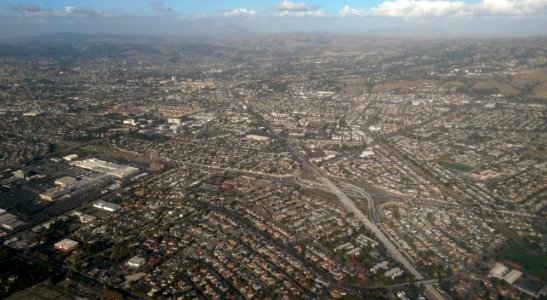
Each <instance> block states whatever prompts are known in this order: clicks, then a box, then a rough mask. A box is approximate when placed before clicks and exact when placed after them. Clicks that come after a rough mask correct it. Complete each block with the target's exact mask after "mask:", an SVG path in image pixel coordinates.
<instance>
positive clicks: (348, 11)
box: [340, 5, 367, 17]
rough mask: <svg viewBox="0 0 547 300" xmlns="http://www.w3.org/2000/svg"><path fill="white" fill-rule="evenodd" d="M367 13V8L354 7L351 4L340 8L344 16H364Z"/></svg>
mask: <svg viewBox="0 0 547 300" xmlns="http://www.w3.org/2000/svg"><path fill="white" fill-rule="evenodd" d="M366 14H367V10H366V9H364V8H354V7H350V6H349V5H346V6H344V8H342V10H340V15H342V17H349V16H364V15H366Z"/></svg>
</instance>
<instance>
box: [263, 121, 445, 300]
mask: <svg viewBox="0 0 547 300" xmlns="http://www.w3.org/2000/svg"><path fill="white" fill-rule="evenodd" d="M272 134H273V132H272ZM276 137H277V136H276ZM277 138H278V139H279V140H280V141H281V140H282V139H281V138H279V137H277ZM285 144H286V146H287V148H288V150H289V152H290V153H291V154H292V155H294V156H295V157H296V158H297V159H298V160H299V161H300V162H301V163H302V164H303V165H304V166H307V167H309V168H310V169H311V170H312V171H313V172H314V174H315V176H316V177H317V178H318V180H319V181H320V182H321V183H323V185H324V186H325V187H327V188H328V189H329V190H330V192H331V193H333V194H334V195H335V196H336V197H337V198H338V199H339V200H340V202H341V203H342V205H343V206H344V207H345V208H346V209H347V210H348V211H350V212H352V213H353V214H354V216H355V218H357V219H358V220H359V221H361V222H362V223H363V224H364V225H365V227H366V228H367V229H368V230H370V231H371V232H372V233H373V234H374V235H375V236H376V237H377V238H378V240H379V241H380V242H381V243H382V245H384V248H386V250H387V252H388V253H389V255H390V256H391V257H392V258H393V259H394V260H395V261H397V262H398V263H399V264H401V265H402V266H403V267H404V268H405V269H406V270H407V271H408V272H409V273H411V274H412V275H413V276H414V277H415V278H416V279H417V280H418V281H423V280H425V278H424V276H423V275H422V274H421V273H420V272H419V271H418V270H417V269H416V268H415V267H414V265H413V264H412V263H410V261H409V260H408V259H407V258H406V257H405V256H404V255H403V254H402V253H401V252H400V251H399V250H398V249H397V247H396V246H395V245H394V244H393V242H391V240H390V239H388V238H387V236H386V235H385V234H384V233H383V232H382V231H381V230H380V229H378V227H376V225H375V224H374V223H372V222H371V221H370V220H369V219H368V218H367V217H366V216H365V215H364V214H363V212H362V211H361V210H360V209H359V208H357V206H356V205H355V203H353V201H352V200H351V199H350V198H349V197H348V196H347V195H346V194H345V193H344V192H342V190H340V188H338V187H337V186H336V185H335V184H334V183H333V182H332V181H331V180H330V179H329V177H328V175H327V174H325V172H324V171H323V170H321V169H320V168H318V167H317V166H316V165H314V164H312V163H311V162H310V161H309V160H308V159H307V158H306V157H305V156H304V155H303V154H302V153H300V152H298V151H296V150H294V149H293V148H292V147H291V146H290V145H289V144H288V143H285ZM363 192H364V193H365V194H364V195H366V198H367V201H368V203H369V208H374V201H372V197H371V196H370V195H369V194H368V193H366V191H364V190H363ZM424 287H425V292H426V295H427V296H428V298H430V299H433V300H444V299H445V297H444V296H443V295H442V294H441V293H440V292H439V291H438V290H437V289H436V288H435V287H434V286H433V283H424Z"/></svg>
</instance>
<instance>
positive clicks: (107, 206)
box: [93, 200, 122, 212]
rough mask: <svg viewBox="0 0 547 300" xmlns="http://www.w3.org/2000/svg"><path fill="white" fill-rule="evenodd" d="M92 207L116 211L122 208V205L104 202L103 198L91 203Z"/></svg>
mask: <svg viewBox="0 0 547 300" xmlns="http://www.w3.org/2000/svg"><path fill="white" fill-rule="evenodd" d="M93 207H95V208H98V209H102V210H106V211H110V212H113V211H117V210H118V209H120V208H122V206H121V205H119V204H116V203H111V202H106V201H103V200H99V201H96V202H95V203H93Z"/></svg>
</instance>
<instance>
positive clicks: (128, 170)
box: [71, 158, 139, 178]
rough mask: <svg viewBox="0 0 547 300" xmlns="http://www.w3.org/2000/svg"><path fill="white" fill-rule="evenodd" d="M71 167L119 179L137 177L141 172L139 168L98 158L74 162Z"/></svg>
mask: <svg viewBox="0 0 547 300" xmlns="http://www.w3.org/2000/svg"><path fill="white" fill-rule="evenodd" d="M71 165H73V166H76V167H79V168H83V169H88V170H92V171H95V172H99V173H105V174H109V175H112V176H114V177H117V178H127V177H131V176H134V175H136V174H137V173H138V172H139V169H138V168H134V167H131V166H124V165H119V164H115V163H111V162H108V161H104V160H100V159H96V158H90V159H84V160H80V161H75V162H72V163H71Z"/></svg>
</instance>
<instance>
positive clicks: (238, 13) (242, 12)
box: [223, 8, 256, 17]
mask: <svg viewBox="0 0 547 300" xmlns="http://www.w3.org/2000/svg"><path fill="white" fill-rule="evenodd" d="M223 15H224V16H225V17H242V16H247V17H250V16H255V15H256V11H254V10H252V9H247V8H236V9H234V10H231V11H227V12H225V13H224V14H223Z"/></svg>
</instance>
